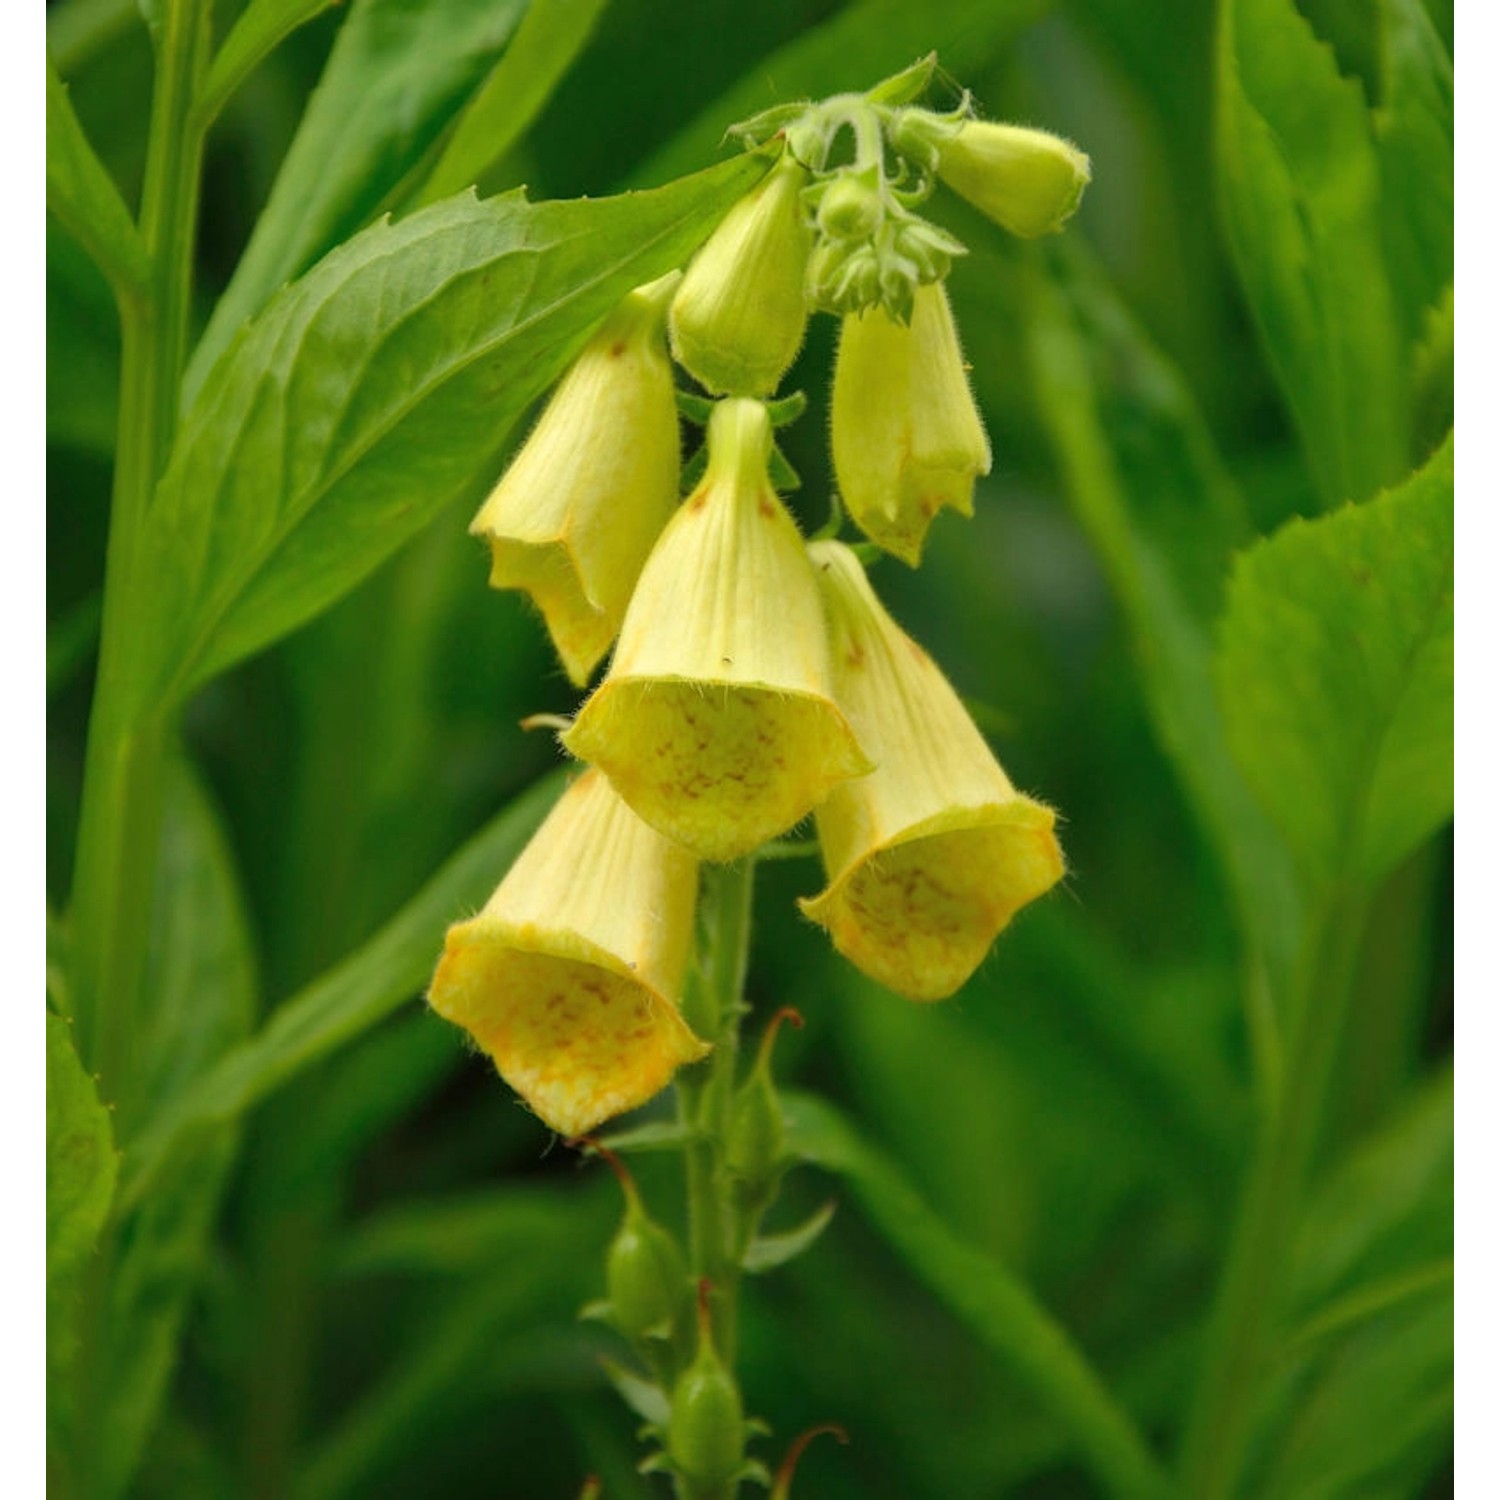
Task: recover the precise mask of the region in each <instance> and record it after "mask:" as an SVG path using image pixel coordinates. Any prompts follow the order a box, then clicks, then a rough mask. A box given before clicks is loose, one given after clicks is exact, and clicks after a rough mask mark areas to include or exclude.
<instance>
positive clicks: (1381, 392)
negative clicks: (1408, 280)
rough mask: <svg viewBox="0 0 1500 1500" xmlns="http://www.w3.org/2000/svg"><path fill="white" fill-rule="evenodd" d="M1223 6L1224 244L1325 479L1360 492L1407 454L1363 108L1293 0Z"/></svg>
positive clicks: (1323, 489) (1384, 479) (1337, 496)
mask: <svg viewBox="0 0 1500 1500" xmlns="http://www.w3.org/2000/svg"><path fill="white" fill-rule="evenodd" d="M1220 19H1221V24H1220V28H1219V57H1218V122H1217V149H1218V155H1219V191H1220V198H1221V202H1222V206H1223V212H1224V220H1225V226H1226V229H1227V232H1228V238H1229V245H1230V249H1231V251H1232V253H1233V256H1234V261H1235V265H1236V268H1237V270H1238V272H1239V277H1240V282H1241V284H1242V285H1243V287H1244V289H1245V295H1246V297H1247V299H1248V301H1249V303H1250V309H1251V312H1252V313H1253V314H1254V316H1255V321H1256V323H1257V325H1258V327H1259V330H1260V335H1261V339H1262V341H1263V342H1264V344H1265V347H1266V351H1267V353H1268V355H1269V356H1270V361H1271V366H1272V368H1273V370H1274V371H1275V374H1276V378H1277V381H1278V382H1279V384H1280V386H1281V391H1282V395H1283V397H1284V398H1285V400H1286V403H1287V405H1288V407H1289V408H1290V411H1291V414H1292V417H1293V419H1294V420H1295V422H1296V424H1297V429H1298V432H1299V433H1300V435H1301V438H1302V445H1303V448H1304V449H1305V451H1306V454H1307V458H1308V462H1309V465H1310V466H1311V469H1312V473H1313V477H1314V480H1315V482H1316V486H1317V490H1318V493H1319V494H1320V495H1321V496H1322V499H1323V502H1324V503H1325V504H1327V505H1333V504H1337V503H1338V502H1339V501H1341V500H1364V499H1366V498H1368V497H1369V496H1370V495H1372V494H1373V493H1374V492H1375V491H1376V490H1377V489H1379V488H1380V486H1381V485H1383V484H1389V483H1391V482H1392V480H1394V479H1396V478H1397V477H1399V475H1400V474H1401V473H1402V471H1403V469H1404V467H1405V463H1406V458H1407V435H1406V434H1407V411H1406V402H1405V391H1404V387H1403V381H1402V377H1401V374H1400V341H1399V334H1398V327H1397V319H1396V309H1395V306H1394V304H1393V299H1392V295H1391V288H1390V283H1389V281H1388V278H1387V273H1386V267H1385V263H1384V260H1383V257H1382V251H1381V219H1380V173H1379V167H1378V165H1377V160H1376V154H1375V145H1374V142H1373V140H1372V138H1371V124H1370V118H1369V114H1368V112H1367V111H1366V109H1365V105H1364V100H1363V96H1362V94H1361V91H1360V87H1359V85H1358V84H1357V83H1355V82H1353V81H1352V80H1350V79H1346V78H1343V77H1342V76H1340V74H1339V71H1338V65H1337V63H1336V61H1335V59H1334V56H1333V53H1332V51H1331V50H1330V48H1329V47H1328V46H1326V45H1325V44H1324V43H1322V42H1320V41H1319V40H1318V39H1317V38H1316V37H1315V36H1314V35H1313V32H1312V29H1311V27H1309V25H1308V24H1307V22H1306V21H1305V20H1304V19H1303V17H1302V16H1301V15H1300V14H1299V13H1298V11H1297V9H1296V7H1295V5H1294V4H1293V3H1292V0H1223V7H1222V10H1221V17H1220Z"/></svg>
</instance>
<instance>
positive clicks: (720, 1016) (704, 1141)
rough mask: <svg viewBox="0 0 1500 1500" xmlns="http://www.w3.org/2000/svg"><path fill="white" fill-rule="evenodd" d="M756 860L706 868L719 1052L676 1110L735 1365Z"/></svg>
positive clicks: (692, 1201) (696, 1217)
mask: <svg viewBox="0 0 1500 1500" xmlns="http://www.w3.org/2000/svg"><path fill="white" fill-rule="evenodd" d="M754 885H755V861H754V860H753V858H752V859H742V860H739V861H737V862H736V863H734V864H732V865H709V866H705V867H704V872H703V892H702V922H701V931H702V946H701V951H700V953H699V958H698V971H699V980H700V983H701V985H702V992H701V1000H702V1002H703V1011H704V1015H703V1017H702V1018H701V1020H700V1024H701V1025H704V1026H705V1029H706V1030H707V1031H708V1032H709V1035H710V1039H711V1040H712V1041H713V1044H714V1050H713V1052H712V1054H711V1055H710V1057H709V1059H708V1061H707V1062H705V1063H703V1064H702V1065H701V1066H700V1067H697V1068H694V1069H692V1070H691V1072H690V1074H689V1075H688V1076H680V1077H679V1081H678V1085H677V1097H678V1112H679V1118H680V1119H681V1120H682V1122H683V1123H684V1124H685V1125H687V1126H689V1127H690V1128H691V1129H692V1130H693V1131H694V1132H695V1135H696V1138H695V1139H694V1140H693V1142H692V1144H690V1145H689V1146H688V1148H687V1151H686V1153H685V1156H686V1167H687V1209H688V1248H689V1255H690V1259H691V1263H692V1268H693V1275H694V1276H706V1277H707V1278H708V1279H709V1281H711V1282H712V1283H713V1287H714V1301H713V1307H714V1338H715V1342H716V1344H717V1346H718V1350H719V1353H720V1355H721V1356H722V1357H723V1359H724V1361H725V1363H726V1364H727V1365H730V1366H732V1365H733V1362H734V1346H735V1336H736V1325H737V1321H738V1320H737V1316H736V1313H737V1304H738V1300H739V1272H740V1268H739V1265H738V1264H737V1263H736V1260H735V1256H734V1246H733V1243H732V1241H733V1236H732V1234H731V1232H730V1224H731V1214H732V1205H731V1203H730V1200H729V1184H728V1181H727V1179H726V1177H725V1173H724V1170H723V1163H724V1139H725V1132H726V1131H727V1129H728V1126H729V1110H730V1105H731V1103H732V1102H733V1098H734V1082H735V1065H736V1063H737V1061H738V1057H739V1045H740V1017H741V1015H742V1014H743V1012H744V993H745V970H746V966H747V963H748V961H749V951H750V912H751V900H752V895H753V891H754Z"/></svg>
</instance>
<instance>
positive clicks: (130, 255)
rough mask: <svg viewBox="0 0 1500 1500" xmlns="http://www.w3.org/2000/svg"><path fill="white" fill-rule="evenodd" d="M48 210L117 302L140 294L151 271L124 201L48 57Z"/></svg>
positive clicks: (49, 56)
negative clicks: (100, 273) (85, 253)
mask: <svg viewBox="0 0 1500 1500" xmlns="http://www.w3.org/2000/svg"><path fill="white" fill-rule="evenodd" d="M47 209H48V211H49V212H50V213H52V214H54V215H56V217H57V220H58V222H59V223H61V224H63V225H64V226H65V227H66V228H67V230H68V232H69V233H70V234H72V235H73V236H74V237H75V238H76V239H77V240H78V243H79V244H80V245H82V246H83V247H84V249H85V250H87V251H88V253H89V254H90V255H91V256H92V257H93V258H94V261H95V262H96V263H97V264H98V266H99V269H100V270H102V271H103V272H104V274H105V275H106V276H107V277H108V278H109V281H110V285H111V286H112V287H113V288H114V291H115V296H116V297H117V298H121V299H124V298H133V297H138V296H140V295H141V292H142V290H143V289H144V287H145V285H146V280H147V277H148V276H149V274H150V269H149V267H148V265H147V261H146V251H145V247H144V246H143V245H142V244H141V237H140V235H139V234H138V233H137V232H136V227H135V222H134V220H132V219H131V217H130V212H129V210H128V209H127V208H126V207H125V201H124V199H122V198H121V197H120V190H119V189H118V188H117V187H116V186H115V184H114V180H113V179H112V178H111V177H110V175H109V173H108V172H106V171H105V170H104V166H103V164H102V163H101V162H100V160H99V158H98V157H97V156H95V155H94V148H93V147H92V146H90V145H89V143H88V138H87V137H86V136H85V135H84V133H83V126H82V125H80V124H79V123H78V116H77V115H76V114H74V112H73V105H72V101H71V100H69V98H68V90H67V86H66V85H65V84H64V83H63V81H62V80H61V79H60V78H59V77H58V76H57V69H56V68H55V67H53V65H52V58H51V55H50V54H49V55H48V57H47Z"/></svg>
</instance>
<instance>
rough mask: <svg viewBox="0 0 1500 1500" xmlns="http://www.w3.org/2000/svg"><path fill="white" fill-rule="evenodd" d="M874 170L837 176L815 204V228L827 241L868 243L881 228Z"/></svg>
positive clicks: (881, 208)
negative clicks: (864, 240) (827, 238)
mask: <svg viewBox="0 0 1500 1500" xmlns="http://www.w3.org/2000/svg"><path fill="white" fill-rule="evenodd" d="M876 179H877V171H876V169H875V168H874V167H871V168H869V169H868V170H866V171H860V172H853V171H848V172H840V173H839V174H838V175H837V176H836V177H834V178H833V179H832V180H831V181H830V182H829V183H828V185H827V187H825V188H824V190H823V195H822V197H821V199H820V200H819V202H818V228H819V229H820V230H822V232H823V233H824V234H825V235H827V236H828V237H829V238H830V239H836V240H863V239H868V238H869V237H870V236H871V235H872V234H874V232H875V230H876V229H877V228H878V227H879V225H880V220H881V218H882V216H883V213H884V205H883V204H882V202H881V198H880V189H879V187H878V186H877V181H876Z"/></svg>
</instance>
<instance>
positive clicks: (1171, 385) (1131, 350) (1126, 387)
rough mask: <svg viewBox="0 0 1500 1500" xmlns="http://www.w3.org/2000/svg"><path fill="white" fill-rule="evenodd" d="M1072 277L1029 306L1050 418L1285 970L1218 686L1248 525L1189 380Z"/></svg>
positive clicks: (1065, 472)
mask: <svg viewBox="0 0 1500 1500" xmlns="http://www.w3.org/2000/svg"><path fill="white" fill-rule="evenodd" d="M1060 272H1061V277H1062V280H1061V285H1060V286H1058V285H1054V284H1053V282H1052V281H1050V280H1048V279H1043V278H1041V277H1037V278H1035V279H1034V281H1033V282H1032V285H1031V293H1032V295H1031V297H1030V298H1029V301H1028V312H1029V319H1028V323H1027V328H1026V340H1027V351H1028V354H1029V359H1030V369H1031V372H1032V385H1033V389H1034V391H1035V394H1036V399H1037V403H1038V406H1039V408H1040V412H1041V416H1042V420H1043V422H1044V424H1045V425H1046V427H1047V429H1048V431H1049V434H1050V436H1051V439H1052V443H1053V446H1054V448H1055V450H1056V453H1057V459H1058V463H1059V465H1060V468H1061V471H1062V479H1063V482H1064V485H1065V488H1066V493H1067V497H1068V501H1069V504H1070V505H1071V506H1072V508H1073V510H1074V513H1075V514H1076V515H1077V517H1078V519H1079V522H1080V524H1081V525H1082V526H1083V528H1084V531H1085V532H1086V533H1087V535H1088V538H1089V541H1090V543H1091V544H1092V546H1093V548H1094V551H1095V552H1096V554H1097V555H1098V557H1099V560H1100V563H1101V565H1102V567H1103V569H1104V572H1105V575H1106V577H1107V578H1108V579H1109V583H1110V587H1111V590H1112V591H1113V593H1114V595H1115V598H1116V599H1117V600H1118V602H1119V606H1120V609H1121V612H1122V614H1123V616H1124V619H1125V623H1126V625H1127V627H1128V629H1129V631H1130V636H1131V642H1132V651H1133V654H1134V656H1135V660H1136V663H1137V669H1138V671H1139V673H1140V677H1141V686H1142V688H1143V690H1144V693H1145V697H1146V703H1147V707H1148V708H1149V710H1150V713H1151V718H1152V722H1153V724H1154V726H1155V729H1156V734H1157V737H1158V738H1159V740H1160V741H1161V744H1162V747H1163V749H1165V751H1166V752H1167V754H1168V755H1169V756H1170V757H1171V759H1172V762H1173V764H1174V766H1175V768H1176V771H1177V775H1178V777H1179V779H1180V780H1181V782H1182V786H1183V789H1184V791H1185V792H1186V793H1187V796H1188V798H1189V800H1190V802H1191V804H1192V807H1193V810H1194V812H1195V814H1196V815H1197V818H1198V821H1199V823H1200V824H1201V826H1202V827H1203V829H1204V831H1205V833H1206V834H1207V835H1208V838H1209V840H1210V842H1211V843H1212V845H1213V847H1214V849H1215V852H1216V853H1217V855H1218V859H1219V863H1220V865H1221V867H1222V868H1223V870H1224V872H1225V874H1226V876H1227V877H1228V879H1229V882H1230V885H1231V888H1232V890H1233V891H1234V893H1235V899H1236V904H1237V907H1238V912H1239V917H1240V928H1241V931H1242V932H1243V933H1244V934H1245V935H1246V936H1247V938H1248V939H1249V941H1250V943H1251V944H1252V946H1253V948H1255V949H1256V950H1258V951H1259V952H1260V954H1261V957H1262V958H1263V959H1264V961H1265V962H1266V963H1267V964H1268V965H1269V967H1270V970H1271V972H1272V973H1273V974H1274V975H1280V974H1282V973H1284V972H1285V970H1286V969H1287V968H1288V967H1289V965H1290V963H1291V955H1292V954H1293V952H1294V951H1295V946H1296V931H1297V924H1298V921H1299V913H1298V908H1297V898H1296V891H1295V887H1294V883H1293V873H1292V869H1291V865H1290V862H1289V860H1288V858H1287V854H1286V851H1285V849H1284V847H1283V846H1282V844H1281V842H1280V840H1279V839H1278V838H1277V836H1276V832H1275V830H1274V828H1273V827H1272V826H1271V824H1270V823H1269V822H1268V820H1267V819H1266V817H1265V815H1264V814H1263V813H1262V812H1261V810H1260V808H1259V807H1258V806H1257V805H1256V802H1255V799H1254V797H1253V795H1252V794H1251V791H1250V788H1249V787H1248V786H1247V784H1246V782H1245V779H1244V777H1243V776H1242V775H1241V773H1240V771H1239V769H1238V768H1237V767H1236V766H1235V764H1234V761H1233V759H1232V758H1231V756H1230V753H1229V747H1228V745H1227V743H1226V737H1225V727H1224V723H1223V720H1222V718H1221V715H1220V711H1219V708H1218V705H1217V703H1216V701H1215V696H1214V685H1213V677H1212V636H1211V625H1212V621H1213V618H1214V616H1215V614H1216V613H1217V610H1218V607H1219V600H1220V596H1221V587H1222V585H1221V579H1222V577H1223V574H1224V571H1225V569H1226V568H1227V565H1228V560H1229V556H1230V549H1231V547H1232V545H1234V543H1235V542H1237V541H1239V540H1242V539H1243V537H1244V535H1245V531H1246V528H1245V522H1244V520H1243V517H1242V515H1241V514H1240V510H1239V502H1238V499H1237V497H1236V496H1235V494H1234V491H1233V488H1232V486H1231V485H1230V482H1229V480H1228V478H1227V476H1226V475H1225V473H1224V470H1223V467H1222V464H1221V463H1220V461H1219V459H1218V456H1217V454H1216V453H1215V451H1214V448H1213V446H1212V443H1211V441H1210V440H1209V438H1208V435H1207V433H1206V431H1205V429H1204V426H1203V422H1202V418H1201V416H1200V415H1199V414H1198V412H1197V411H1196V409H1195V408H1194V406H1193V403H1192V400H1191V398H1190V396H1189V395H1188V393H1187V391H1186V390H1185V389H1184V387H1183V384H1182V380H1181V377H1180V376H1179V375H1178V374H1177V373H1176V371H1175V370H1173V369H1172V367H1171V366H1170V365H1169V364H1168V363H1167V361H1166V360H1165V359H1164V358H1163V357H1162V356H1161V355H1160V354H1159V353H1158V352H1157V351H1156V350H1155V349H1153V348H1152V347H1151V345H1150V344H1149V342H1148V341H1147V340H1146V339H1145V337H1144V336H1143V335H1142V334H1141V333H1140V331H1139V330H1138V329H1136V328H1135V327H1134V325H1133V324H1132V323H1131V321H1130V319H1129V317H1128V316H1127V315H1126V314H1125V312H1124V310H1123V308H1122V307H1121V306H1120V305H1119V303H1118V302H1117V301H1116V300H1115V299H1114V298H1113V297H1112V296H1111V295H1110V294H1109V291H1108V288H1107V286H1106V285H1105V284H1104V283H1103V282H1102V280H1101V279H1100V278H1099V277H1098V276H1097V275H1094V274H1091V273H1090V271H1089V269H1088V267H1087V265H1086V263H1085V262H1084V261H1083V259H1082V257H1081V256H1078V255H1073V256H1069V257H1067V258H1066V260H1065V263H1064V264H1063V266H1062V267H1061V268H1060ZM1064 293H1066V295H1064ZM1120 432H1128V433H1130V434H1132V438H1131V442H1130V444H1129V445H1128V446H1127V445H1122V444H1120V443H1118V442H1116V440H1115V438H1114V434H1116V433H1120ZM1269 1045H1270V1044H1269V1043H1267V1046H1269Z"/></svg>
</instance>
